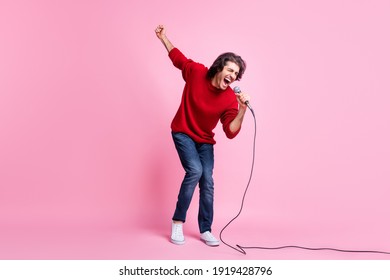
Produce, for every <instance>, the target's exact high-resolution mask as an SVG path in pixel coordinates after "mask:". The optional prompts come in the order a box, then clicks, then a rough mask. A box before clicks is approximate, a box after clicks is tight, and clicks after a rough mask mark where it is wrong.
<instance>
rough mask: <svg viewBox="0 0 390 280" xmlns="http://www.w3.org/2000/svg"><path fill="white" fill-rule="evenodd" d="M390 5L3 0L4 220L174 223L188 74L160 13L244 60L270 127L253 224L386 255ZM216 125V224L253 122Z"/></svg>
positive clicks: (207, 58) (202, 51)
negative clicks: (178, 123) (175, 56)
mask: <svg viewBox="0 0 390 280" xmlns="http://www.w3.org/2000/svg"><path fill="white" fill-rule="evenodd" d="M389 10H390V4H389V1H351V0H350V1H347V0H342V1H335V0H332V1H309V0H300V1H244V2H243V3H239V2H237V1H231V0H227V1H204V0H201V1H191V2H187V1H179V0H176V1H175V0H167V1H160V2H158V1H148V0H147V1H124V0H123V1H104V0H102V1H87V0H84V1H49V0H46V1H45V0H36V1H23V0H17V1H11V0H2V1H1V2H0V42H1V43H0V226H2V227H6V226H10V225H17V224H25V223H31V224H53V223H69V224H90V223H93V224H96V223H98V224H114V225H123V224H129V225H134V226H136V225H140V226H150V227H153V226H154V225H156V224H165V223H167V221H169V219H170V218H171V214H172V211H173V207H174V202H175V199H176V195H177V189H178V186H179V184H180V180H181V178H182V175H183V174H182V171H181V166H180V163H179V160H178V158H177V155H176V151H175V149H174V147H173V143H172V140H171V136H170V130H169V125H170V121H171V119H172V117H173V115H174V113H175V112H176V109H177V106H178V104H179V101H180V95H181V90H182V87H183V81H182V79H181V75H180V72H179V71H178V70H177V69H175V68H174V67H173V66H172V65H171V63H170V61H169V59H168V57H167V54H166V51H165V49H164V48H163V46H162V45H161V43H160V42H159V41H158V40H157V39H156V37H155V35H154V28H155V26H156V25H157V24H160V23H162V24H165V25H166V27H167V33H168V36H169V37H170V39H171V40H172V42H173V43H174V44H175V45H176V46H177V47H179V48H180V49H181V50H182V51H183V52H184V53H185V54H187V56H188V57H191V58H193V59H195V60H197V61H200V62H203V63H204V64H206V65H210V64H211V63H212V61H213V60H214V58H215V57H216V56H217V55H219V54H220V53H222V52H225V51H234V52H237V53H239V54H240V55H242V56H243V57H244V59H245V60H246V61H247V63H248V68H247V72H246V74H245V75H244V77H243V80H242V81H241V82H239V83H238V84H239V85H240V87H241V88H242V89H243V90H245V91H246V92H248V93H249V94H251V96H252V101H251V103H252V105H253V107H254V109H255V111H256V115H257V118H258V129H259V133H258V138H257V155H256V156H257V160H256V164H255V172H254V176H253V181H252V185H251V188H250V191H249V196H248V199H247V203H246V206H245V211H244V213H243V216H242V221H251V223H248V224H246V225H245V228H247V229H249V230H252V229H259V231H264V232H267V230H270V229H277V230H280V231H290V232H291V233H292V236H293V237H292V239H294V236H295V235H294V233H296V236H303V237H302V238H303V239H304V238H305V235H302V233H304V234H307V236H315V233H316V232H326V233H327V234H329V236H333V237H334V240H333V241H334V242H333V243H337V242H344V243H345V242H354V240H355V239H353V238H352V239H351V238H350V234H351V235H353V236H355V237H356V240H359V242H358V241H356V240H355V242H356V243H358V244H360V243H362V242H363V243H364V242H366V244H367V246H368V247H372V246H374V247H375V248H377V249H379V248H380V249H386V248H383V247H385V246H386V244H387V247H388V248H387V249H388V250H390V247H389V246H390V245H388V243H386V244H385V243H384V240H387V237H388V236H389V234H390V228H389V224H388V222H386V221H387V218H388V217H389V215H390V207H389V204H388V198H389V196H390V188H389V187H390V177H389V174H388V173H389V166H390V146H389V144H388V143H390V132H389V131H390V130H389V127H390V114H389V104H390V95H389V93H390V84H389V77H390V68H389V65H390V54H389V51H388V50H389V49H390V39H389V36H388V26H390V17H389V13H388V11H389ZM216 133H217V136H216V139H217V142H218V144H217V146H216V167H215V181H216V211H217V212H216V227H217V228H218V229H220V228H221V227H222V226H223V224H224V223H225V222H226V221H227V220H228V219H229V218H231V217H232V216H233V215H235V214H236V212H237V210H238V206H239V201H240V197H241V195H242V192H243V189H244V187H245V185H246V181H247V178H248V175H249V168H250V159H251V145H252V135H253V120H252V118H251V116H250V115H249V114H248V115H247V117H246V120H245V124H244V127H243V130H242V132H241V134H240V135H239V136H238V137H237V138H236V139H235V140H233V141H230V140H228V139H226V138H225V137H224V135H223V133H222V130H221V128H220V127H218V128H217V129H216ZM195 212H196V202H195V203H194V207H192V208H191V213H190V216H191V217H192V218H191V219H194V218H195V215H196V213H195ZM307 236H306V237H307ZM253 238H255V237H253ZM263 238H267V236H263ZM269 238H270V239H271V237H269ZM338 238H339V239H338ZM270 242H271V241H270ZM336 245H337V244H336Z"/></svg>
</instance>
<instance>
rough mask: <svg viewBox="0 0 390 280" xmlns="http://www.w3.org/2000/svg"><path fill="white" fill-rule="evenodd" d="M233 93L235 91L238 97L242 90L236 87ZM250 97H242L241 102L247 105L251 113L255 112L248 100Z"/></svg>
mask: <svg viewBox="0 0 390 280" xmlns="http://www.w3.org/2000/svg"><path fill="white" fill-rule="evenodd" d="M233 91H234V93H235V94H236V95H237V96H238V95H240V94H241V89H240V87H239V86H236V87H234V89H233ZM248 97H249V96H248V95H245V96H240V100H241V102H243V103H245V105H246V106H247V107H248V108H249V109H250V110H251V111H253V109H252V107H251V105H250V104H249V100H247V98H248ZM242 98H244V100H242Z"/></svg>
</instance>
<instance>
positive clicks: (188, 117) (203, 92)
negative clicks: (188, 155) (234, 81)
mask: <svg viewBox="0 0 390 280" xmlns="http://www.w3.org/2000/svg"><path fill="white" fill-rule="evenodd" d="M169 58H170V59H171V60H172V63H173V65H174V66H176V67H177V68H179V69H180V70H181V71H182V75H183V79H184V81H185V82H186V84H185V86H184V90H183V95H182V99H181V103H180V106H179V109H178V110H177V113H176V115H175V117H174V118H173V121H172V124H171V129H172V131H173V132H182V133H185V134H187V135H188V136H190V137H191V138H192V139H193V140H194V141H195V142H197V143H209V144H215V143H216V142H215V140H214V132H213V129H214V128H215V127H216V125H217V123H218V121H219V120H220V121H221V123H222V128H223V131H224V132H225V134H226V136H227V137H228V138H230V139H231V138H234V137H235V136H236V135H237V134H238V132H239V131H240V130H238V131H237V132H235V133H233V132H232V131H230V129H229V124H230V123H231V121H232V120H233V119H234V118H235V117H236V116H237V113H238V109H237V108H238V102H237V99H236V96H235V94H234V92H233V90H232V89H231V88H230V87H228V88H227V89H226V90H220V89H217V88H216V87H214V86H212V85H211V81H210V80H208V79H207V78H206V73H207V71H208V68H207V67H205V66H204V65H202V64H200V63H196V62H194V61H192V60H191V59H188V58H186V57H185V56H184V55H183V54H182V53H181V52H180V51H179V50H178V49H177V48H174V49H172V50H171V51H170V52H169Z"/></svg>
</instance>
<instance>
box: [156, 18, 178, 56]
mask: <svg viewBox="0 0 390 280" xmlns="http://www.w3.org/2000/svg"><path fill="white" fill-rule="evenodd" d="M155 32H156V36H157V38H159V39H160V41H161V43H163V45H164V47H165V48H166V49H167V51H168V53H169V52H170V51H171V50H172V49H173V48H174V46H173V45H172V43H171V41H169V39H168V37H167V35H166V34H165V27H164V25H161V24H160V25H158V26H157V27H156V29H155Z"/></svg>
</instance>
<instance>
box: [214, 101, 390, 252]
mask: <svg viewBox="0 0 390 280" xmlns="http://www.w3.org/2000/svg"><path fill="white" fill-rule="evenodd" d="M248 108H249V109H250V111H251V113H252V115H253V120H254V124H255V131H254V136H253V151H252V154H253V155H252V165H251V171H250V175H249V179H248V183H247V185H246V188H245V191H244V195H243V196H242V199H241V207H240V210H239V211H238V213H237V215H236V216H235V217H234V218H233V219H231V220H230V221H229V222H228V223H227V224H226V225H225V226H224V227H223V228H222V230H221V232H220V233H219V239H220V240H221V241H222V243H223V244H225V245H226V246H228V247H230V248H232V249H234V250H236V251H238V252H240V253H241V254H244V255H246V251H245V249H247V250H248V249H261V250H281V249H288V248H294V249H303V250H310V251H322V250H328V251H336V252H343V253H372V254H385V255H390V252H385V251H376V250H345V249H337V248H326V247H324V248H311V247H304V246H296V245H285V246H279V247H261V246H241V245H238V244H236V247H234V246H232V245H230V244H228V243H227V242H225V241H224V240H223V238H222V233H223V232H224V230H225V229H226V228H227V227H228V226H229V225H230V224H231V223H232V222H233V221H234V220H236V219H237V218H238V217H239V216H240V214H241V212H242V209H243V208H244V202H245V197H246V194H247V192H248V189H249V185H250V183H251V181H252V175H253V169H254V166H255V155H256V134H257V125H256V116H255V112H254V111H253V109H252V108H250V107H248Z"/></svg>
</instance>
